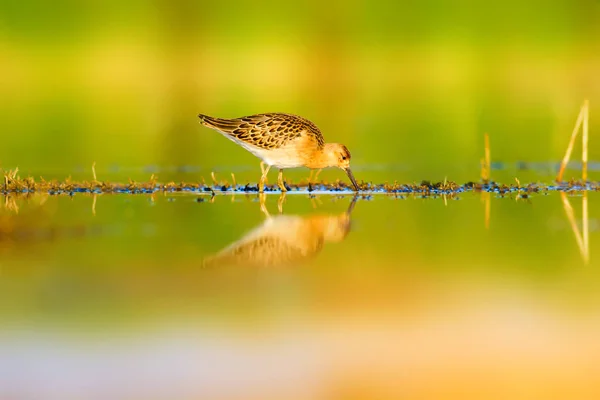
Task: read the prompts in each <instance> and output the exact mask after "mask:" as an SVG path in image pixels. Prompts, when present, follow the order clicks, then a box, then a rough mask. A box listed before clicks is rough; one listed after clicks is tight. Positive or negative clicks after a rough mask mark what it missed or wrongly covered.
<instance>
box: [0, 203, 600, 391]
mask: <svg viewBox="0 0 600 400" xmlns="http://www.w3.org/2000/svg"><path fill="white" fill-rule="evenodd" d="M561 196H563V195H561V194H559V193H550V194H548V195H542V194H539V195H534V196H532V197H529V198H527V199H522V198H521V199H517V198H516V197H515V196H507V197H505V198H498V197H496V196H495V195H494V194H491V195H490V194H476V193H465V194H462V195H461V196H460V197H459V198H450V199H446V200H444V199H443V198H438V199H433V198H429V199H421V198H418V197H416V196H415V197H411V196H408V197H405V198H396V197H391V196H385V195H377V196H374V197H372V198H371V199H370V200H365V199H362V198H358V199H357V200H353V197H352V196H330V195H322V196H312V197H310V196H306V195H301V194H298V195H288V196H286V198H285V200H284V201H283V202H280V205H281V207H282V211H283V212H282V213H280V212H279V210H278V208H279V207H278V205H279V204H278V202H279V200H280V199H279V196H278V195H269V196H266V200H265V202H264V203H263V204H262V205H261V201H260V200H259V197H258V196H256V195H248V196H246V195H236V196H216V197H214V198H213V199H212V200H211V199H210V197H198V196H195V195H162V194H156V195H154V196H149V195H133V196H132V195H99V196H97V197H96V199H95V200H94V198H93V197H92V196H89V195H79V194H78V195H75V196H73V197H68V196H39V195H33V196H29V197H24V196H18V197H16V198H15V197H14V196H13V197H10V198H8V199H3V200H6V202H5V204H4V205H3V207H2V208H0V228H1V233H0V255H1V258H0V268H1V275H0V276H1V278H0V288H1V289H0V304H1V306H0V321H1V326H2V328H0V338H1V340H0V388H2V389H0V395H1V396H0V397H6V396H8V397H11V396H14V397H15V398H30V397H37V398H39V397H44V398H77V397H81V396H84V397H86V398H106V396H109V397H110V396H116V397H119V398H124V397H133V398H147V397H153V398H173V397H178V398H188V397H194V396H200V397H210V398H281V396H284V397H285V398H290V396H289V394H290V393H295V394H296V395H297V398H307V397H309V398H310V397H312V398H346V397H345V396H347V395H348V393H352V394H356V393H364V394H365V396H366V397H369V396H377V395H381V396H383V395H401V394H404V395H408V394H413V395H414V394H418V395H423V396H433V397H435V396H436V390H439V392H437V393H442V392H444V393H447V390H450V391H452V390H464V388H465V387H472V391H473V392H472V393H471V394H474V395H476V394H477V393H479V394H485V393H490V390H491V388H492V387H497V385H498V382H499V380H500V381H502V382H505V383H506V384H509V385H510V388H511V389H510V393H517V392H518V393H526V394H528V395H543V394H544V393H546V391H545V389H544V387H545V386H543V385H541V382H551V383H552V384H551V385H550V387H552V388H553V390H557V391H564V393H570V394H573V393H581V394H582V395H583V394H589V393H591V391H593V389H594V388H595V387H596V386H595V384H593V382H594V376H597V372H598V370H599V368H600V365H599V364H598V363H597V362H596V361H595V360H597V359H598V356H599V355H600V347H598V346H597V340H596V338H597V335H598V333H600V320H599V318H598V313H597V310H598V305H600V297H599V295H598V293H599V291H598V288H599V287H600V269H599V268H598V267H599V266H600V264H599V263H598V259H597V258H596V254H595V253H594V251H593V249H594V247H595V246H597V241H598V229H599V223H598V213H597V210H598V209H599V207H600V197H598V195H597V194H596V193H595V192H590V193H588V194H587V195H586V197H587V200H586V201H587V202H588V204H587V208H588V221H587V224H584V223H583V221H582V219H581V218H582V212H583V211H582V203H583V199H584V197H583V196H582V195H580V194H579V195H569V196H564V199H563V198H562V197H561ZM200 199H201V200H200ZM565 199H566V200H567V201H568V204H570V205H571V207H572V213H573V216H574V218H575V226H576V228H577V229H576V231H577V232H578V234H579V236H580V238H581V239H580V241H581V240H583V237H584V233H583V229H584V228H585V227H587V230H588V236H587V240H588V242H589V245H588V252H590V251H589V249H592V251H591V254H590V255H589V256H590V258H589V262H586V261H585V257H584V256H585V252H584V251H583V250H585V249H581V248H580V247H579V245H578V239H577V234H575V233H574V231H573V230H572V225H571V223H570V220H569V217H568V216H569V213H568V211H567V212H566V211H565V202H564V201H565ZM486 209H487V210H486ZM486 213H487V215H488V217H486ZM582 253H583V254H582ZM573 371H577V373H574V372H573ZM498 376H500V377H501V378H498ZM474 380H476V381H477V384H475V385H474V386H469V385H471V384H472V383H473V381H474ZM32 382H34V383H35V384H32ZM432 382H433V383H436V385H434V386H435V387H432V385H431V383H432ZM232 383H235V385H232ZM436 388H437V389H436ZM507 390H508V389H507ZM249 393H250V394H251V395H248V394H249ZM507 393H508V392H507ZM292 398H294V397H293V396H292Z"/></svg>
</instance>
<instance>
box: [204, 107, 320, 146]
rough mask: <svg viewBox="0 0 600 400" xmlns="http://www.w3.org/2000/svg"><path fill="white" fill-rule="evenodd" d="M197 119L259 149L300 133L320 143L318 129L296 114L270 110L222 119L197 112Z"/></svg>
mask: <svg viewBox="0 0 600 400" xmlns="http://www.w3.org/2000/svg"><path fill="white" fill-rule="evenodd" d="M199 118H200V120H201V122H202V124H203V125H205V126H207V127H209V128H212V129H215V130H218V131H220V132H223V133H225V134H227V135H230V136H232V137H233V138H235V139H237V140H239V141H241V142H244V143H246V144H249V145H252V146H256V147H258V148H261V149H267V150H269V149H277V148H280V147H282V146H284V145H286V144H287V143H288V142H290V141H292V140H294V139H297V138H299V137H301V136H307V138H308V139H310V140H313V141H314V142H315V143H316V144H317V146H319V147H323V145H324V140H323V134H322V133H321V131H320V130H319V128H317V126H316V125H315V124H314V123H312V122H311V121H309V120H307V119H306V118H303V117H299V116H296V115H290V114H281V113H271V114H257V115H250V116H247V117H241V118H233V119H224V118H213V117H209V116H207V115H202V114H200V115H199Z"/></svg>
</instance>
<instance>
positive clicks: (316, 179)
mask: <svg viewBox="0 0 600 400" xmlns="http://www.w3.org/2000/svg"><path fill="white" fill-rule="evenodd" d="M321 171H323V170H322V169H320V168H319V169H318V170H317V173H316V174H315V183H318V182H319V181H318V179H319V174H320V173H321Z"/></svg>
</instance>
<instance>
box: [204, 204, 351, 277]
mask: <svg viewBox="0 0 600 400" xmlns="http://www.w3.org/2000/svg"><path fill="white" fill-rule="evenodd" d="M284 195H285V194H283V193H282V196H284ZM263 196H264V195H263ZM356 199H357V198H356V196H355V197H354V198H353V199H352V201H351V203H350V205H349V207H348V209H347V210H346V211H345V212H343V213H341V214H338V215H335V214H324V215H319V214H315V215H310V216H306V217H304V216H299V215H276V216H271V215H270V214H269V212H268V210H267V209H266V207H265V205H264V197H261V211H262V212H263V213H264V214H265V216H266V218H265V220H264V221H263V223H262V224H261V225H259V226H258V227H256V228H254V229H253V230H251V231H250V232H248V233H247V234H245V235H244V236H243V237H242V238H240V239H239V240H237V241H235V242H233V243H231V244H230V245H228V246H227V247H225V248H224V249H222V250H221V251H219V252H217V253H215V254H212V255H208V256H206V257H205V258H204V259H203V261H202V265H203V267H205V268H210V267H218V266H244V267H254V268H261V267H267V268H269V267H270V268H276V267H289V266H294V265H296V266H297V265H300V264H303V263H305V262H306V261H308V260H310V259H312V258H314V257H315V256H316V255H317V254H319V253H320V252H321V250H322V249H323V246H324V244H325V243H328V242H329V243H339V242H341V241H343V240H344V239H345V238H346V236H347V235H348V233H349V232H350V228H351V213H352V210H353V209H354V205H355V204H356ZM280 203H281V202H280ZM280 213H282V210H281V209H280Z"/></svg>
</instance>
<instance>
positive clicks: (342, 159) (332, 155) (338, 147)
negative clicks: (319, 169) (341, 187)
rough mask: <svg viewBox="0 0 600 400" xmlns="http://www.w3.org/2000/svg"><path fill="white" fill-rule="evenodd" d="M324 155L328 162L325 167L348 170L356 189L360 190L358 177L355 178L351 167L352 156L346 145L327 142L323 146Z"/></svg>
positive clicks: (347, 172)
mask: <svg viewBox="0 0 600 400" xmlns="http://www.w3.org/2000/svg"><path fill="white" fill-rule="evenodd" d="M323 156H324V157H323V158H324V160H325V163H326V164H327V165H326V166H325V167H337V168H340V169H343V170H344V171H346V174H348V178H350V181H351V182H352V185H353V186H354V189H356V190H357V191H358V190H359V187H358V184H357V183H356V179H354V175H353V174H352V170H351V169H350V159H351V158H352V156H351V155H350V151H349V150H348V148H347V147H346V146H344V145H343V144H339V143H327V144H325V147H324V148H323Z"/></svg>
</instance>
